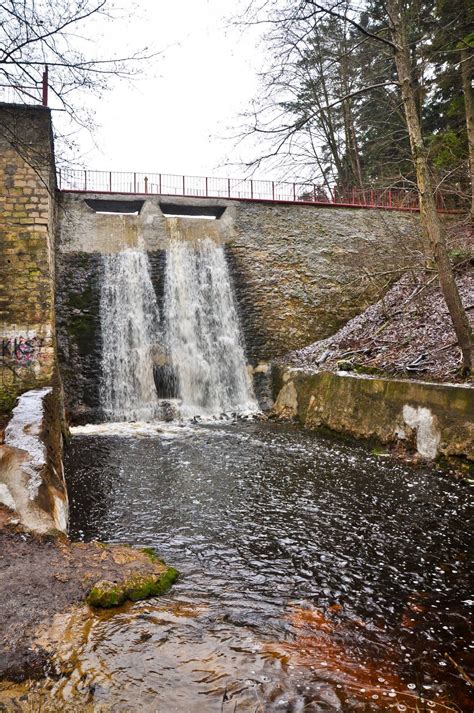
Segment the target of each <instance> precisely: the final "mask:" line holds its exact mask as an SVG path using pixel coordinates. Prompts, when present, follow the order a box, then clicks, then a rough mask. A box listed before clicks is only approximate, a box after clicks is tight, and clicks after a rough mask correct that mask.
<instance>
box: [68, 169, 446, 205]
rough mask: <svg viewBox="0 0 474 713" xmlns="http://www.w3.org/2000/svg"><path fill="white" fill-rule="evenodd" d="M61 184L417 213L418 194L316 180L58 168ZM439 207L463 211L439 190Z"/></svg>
mask: <svg viewBox="0 0 474 713" xmlns="http://www.w3.org/2000/svg"><path fill="white" fill-rule="evenodd" d="M57 180H58V188H59V190H60V191H64V192H74V193H108V194H111V193H113V194H124V195H126V194H132V195H144V196H148V195H160V196H182V197H185V198H214V199H221V198H225V199H227V200H238V201H259V202H262V201H267V202H271V203H299V204H301V203H303V204H308V205H319V206H327V207H330V206H339V207H347V208H378V209H382V210H397V211H410V212H413V211H418V210H419V202H418V193H417V192H416V191H414V190H409V189H407V188H399V187H396V186H395V187H387V188H375V187H366V188H360V187H357V188H355V187H338V186H333V187H330V186H321V185H319V184H316V183H290V182H287V181H271V180H258V179H253V178H220V177H209V176H184V175H176V174H170V173H137V172H118V171H90V170H87V169H59V170H58V172H57ZM436 205H437V208H438V211H439V212H441V213H457V212H459V209H460V208H459V199H458V196H457V195H456V194H454V193H452V192H443V191H437V193H436Z"/></svg>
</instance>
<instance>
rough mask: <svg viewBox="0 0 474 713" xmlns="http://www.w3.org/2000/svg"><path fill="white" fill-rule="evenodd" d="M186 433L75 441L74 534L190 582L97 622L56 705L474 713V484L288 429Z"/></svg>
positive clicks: (71, 455) (70, 460)
mask: <svg viewBox="0 0 474 713" xmlns="http://www.w3.org/2000/svg"><path fill="white" fill-rule="evenodd" d="M173 429H174V430H173V432H172V433H171V431H170V433H168V434H167V435H166V436H164V435H163V434H161V435H160V434H153V435H148V436H147V435H146V434H145V435H144V437H142V438H140V437H136V436H135V437H133V438H130V437H124V436H123V435H121V436H118V435H112V436H106V435H104V434H103V433H101V434H100V435H93V434H89V435H76V436H75V437H74V438H73V440H72V443H71V446H70V448H69V450H68V453H67V459H66V470H67V477H68V483H69V489H70V497H71V505H72V508H71V516H72V528H73V529H72V536H73V537H75V538H80V539H91V538H98V539H101V540H107V541H112V542H130V543H132V544H135V545H139V546H152V547H155V548H156V549H157V550H158V551H159V553H160V554H161V555H163V556H164V558H165V559H166V560H168V561H169V562H170V563H172V564H173V565H175V566H176V567H177V568H178V569H180V571H181V572H182V577H181V579H180V580H179V581H178V583H177V584H176V585H175V586H174V588H173V590H172V592H171V593H170V594H169V595H168V596H167V597H166V598H161V599H158V600H153V601H148V602H142V603H139V604H135V605H130V606H127V607H125V608H124V609H122V610H121V611H120V612H118V613H115V614H113V613H110V612H107V613H105V614H100V615H97V616H95V617H94V619H93V620H92V623H91V622H90V621H89V624H88V625H87V627H86V628H87V631H85V632H83V634H82V642H83V643H82V646H81V647H80V649H79V650H76V651H75V658H74V661H76V662H77V663H74V662H73V663H72V664H71V672H70V676H69V677H67V678H62V679H59V681H55V682H50V683H49V684H48V686H49V695H50V696H51V700H66V701H67V700H69V701H77V703H78V704H81V705H86V704H87V703H91V702H92V703H93V704H95V705H99V704H100V705H105V706H107V705H110V706H111V710H114V711H118V710H120V711H122V710H124V711H130V710H132V711H135V710H146V711H186V712H187V711H196V712H197V711H199V712H200V711H206V712H207V711H216V712H217V711H295V712H296V711H380V710H401V711H403V710H407V711H408V710H413V711H415V710H420V711H422V710H436V711H447V710H465V711H467V710H472V708H473V707H474V706H473V701H472V699H471V700H470V699H469V692H470V688H469V686H468V684H467V682H466V681H465V680H464V679H463V676H462V675H461V674H460V673H459V671H460V669H459V667H462V669H463V670H464V671H466V670H468V668H469V663H468V641H469V636H468V631H467V624H468V620H469V616H468V615H469V605H470V601H469V596H468V592H467V576H468V574H467V563H466V553H467V551H468V534H469V529H468V508H467V492H466V488H465V487H464V486H463V485H462V484H459V483H456V482H452V481H450V480H448V479H447V478H445V477H443V476H442V474H433V472H430V471H428V470H424V469H414V468H411V467H408V466H404V465H401V464H399V463H396V462H393V461H392V460H390V459H386V458H381V457H378V456H375V455H371V454H370V453H369V452H368V451H367V450H366V449H365V448H364V447H363V446H360V445H354V444H352V443H351V444H344V443H341V442H337V443H336V442H334V441H331V440H328V439H326V438H323V437H321V436H317V435H315V434H311V433H305V432H302V431H299V430H296V429H293V428H290V427H281V426H275V425H271V424H262V423H243V424H242V423H241V424H228V425H220V424H219V425H216V426H211V425H204V426H195V427H192V428H191V427H189V426H187V427H185V428H183V429H182V430H180V429H179V428H177V427H176V425H174V426H173ZM78 616H79V615H78ZM61 641H62V644H61V645H62V646H66V643H65V642H66V641H67V635H62V637H61Z"/></svg>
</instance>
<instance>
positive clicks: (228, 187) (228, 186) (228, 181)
mask: <svg viewBox="0 0 474 713" xmlns="http://www.w3.org/2000/svg"><path fill="white" fill-rule="evenodd" d="M227 195H228V196H229V198H230V178H228V179H227Z"/></svg>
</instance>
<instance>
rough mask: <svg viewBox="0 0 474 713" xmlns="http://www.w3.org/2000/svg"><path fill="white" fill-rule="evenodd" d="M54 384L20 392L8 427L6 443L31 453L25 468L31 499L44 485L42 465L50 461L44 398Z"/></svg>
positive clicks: (24, 465) (25, 462)
mask: <svg viewBox="0 0 474 713" xmlns="http://www.w3.org/2000/svg"><path fill="white" fill-rule="evenodd" d="M51 391H52V388H51V387H50V386H46V387H44V388H42V389H33V390H32V391H27V392H26V393H25V394H23V395H22V396H20V398H19V399H18V403H17V405H16V406H15V408H14V409H13V412H12V417H11V419H10V421H9V423H8V425H7V427H6V429H5V441H4V442H5V445H7V446H12V447H13V448H19V449H20V450H22V451H26V452H27V453H28V456H29V457H28V459H27V460H25V461H24V464H23V471H24V472H25V473H26V474H27V475H28V477H29V481H28V483H27V486H26V487H27V491H28V496H29V498H30V500H33V499H34V498H35V497H36V496H37V494H38V488H39V486H40V485H41V482H42V480H41V469H42V468H43V467H44V466H45V465H46V447H45V445H44V443H43V441H42V440H41V438H40V436H41V428H42V424H43V399H44V398H45V397H46V396H47V395H48V394H50V393H51Z"/></svg>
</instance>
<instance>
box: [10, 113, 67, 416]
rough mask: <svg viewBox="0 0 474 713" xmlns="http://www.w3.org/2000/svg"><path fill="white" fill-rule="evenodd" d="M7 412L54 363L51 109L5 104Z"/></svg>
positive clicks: (41, 381)
mask: <svg viewBox="0 0 474 713" xmlns="http://www.w3.org/2000/svg"><path fill="white" fill-rule="evenodd" d="M0 125H1V130H0V187H1V191H0V340H1V351H0V413H1V412H2V411H8V410H9V409H10V408H11V407H12V406H13V404H14V403H15V399H16V397H17V396H18V395H19V394H21V393H22V392H23V391H25V390H27V389H29V388H33V387H36V386H40V385H42V384H49V383H50V382H51V378H52V374H53V370H54V255H53V245H54V229H55V220H54V215H55V174H54V157H53V144H52V133H51V114H50V111H49V110H48V109H46V108H44V107H31V106H29V107H26V106H20V105H18V106H17V105H11V104H0Z"/></svg>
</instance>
